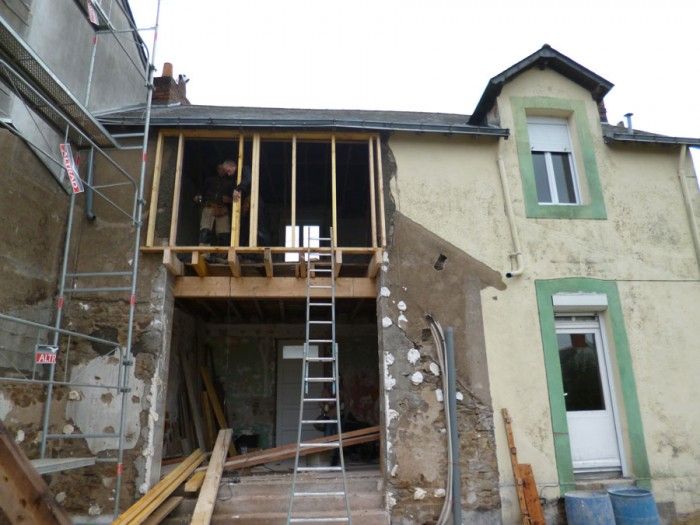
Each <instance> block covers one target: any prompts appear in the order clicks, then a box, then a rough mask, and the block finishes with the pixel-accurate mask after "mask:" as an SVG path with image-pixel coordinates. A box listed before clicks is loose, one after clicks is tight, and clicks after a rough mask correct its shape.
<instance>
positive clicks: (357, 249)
mask: <svg viewBox="0 0 700 525" xmlns="http://www.w3.org/2000/svg"><path fill="white" fill-rule="evenodd" d="M166 248H167V249H170V250H171V251H172V252H173V253H191V252H201V253H210V252H211V253H228V251H229V250H230V247H229V246H204V245H197V246H142V247H141V248H140V250H141V251H142V252H143V253H158V252H162V251H164V250H165V249H166ZM265 248H270V251H271V252H272V253H306V248H303V247H302V248H292V247H289V246H266V247H263V246H239V247H238V248H236V251H237V252H238V253H258V254H262V253H264V252H265ZM336 250H343V252H345V253H346V254H348V253H352V254H356V255H371V254H373V253H374V252H375V251H377V249H376V248H372V247H371V246H366V247H362V246H336ZM330 251H331V248H330V246H320V247H318V248H314V249H313V252H314V253H330Z"/></svg>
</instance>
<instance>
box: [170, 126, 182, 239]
mask: <svg viewBox="0 0 700 525" xmlns="http://www.w3.org/2000/svg"><path fill="white" fill-rule="evenodd" d="M184 154H185V137H184V136H183V134H182V133H180V136H179V138H178V141H177V161H176V162H175V186H174V188H173V203H172V206H173V211H172V214H171V215H170V237H169V239H170V240H169V241H168V244H170V246H175V245H176V244H177V220H178V217H179V213H180V190H181V188H182V159H183V156H184Z"/></svg>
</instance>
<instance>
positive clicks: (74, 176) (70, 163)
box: [59, 143, 85, 193]
mask: <svg viewBox="0 0 700 525" xmlns="http://www.w3.org/2000/svg"><path fill="white" fill-rule="evenodd" d="M59 147H60V148H61V157H62V158H63V167H64V168H65V169H66V173H68V179H69V180H70V186H71V188H73V193H82V192H83V191H84V190H85V188H84V187H83V181H82V180H80V176H79V175H78V168H77V167H76V166H75V161H74V160H73V150H71V147H70V144H68V143H66V144H59Z"/></svg>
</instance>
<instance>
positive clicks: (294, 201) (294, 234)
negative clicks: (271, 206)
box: [291, 135, 297, 246]
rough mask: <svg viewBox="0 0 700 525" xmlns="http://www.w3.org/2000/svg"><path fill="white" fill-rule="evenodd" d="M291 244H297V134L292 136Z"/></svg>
mask: <svg viewBox="0 0 700 525" xmlns="http://www.w3.org/2000/svg"><path fill="white" fill-rule="evenodd" d="M291 226H292V246H297V228H296V226H297V136H296V135H293V136H292V224H291Z"/></svg>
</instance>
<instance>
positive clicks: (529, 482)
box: [518, 463, 545, 525]
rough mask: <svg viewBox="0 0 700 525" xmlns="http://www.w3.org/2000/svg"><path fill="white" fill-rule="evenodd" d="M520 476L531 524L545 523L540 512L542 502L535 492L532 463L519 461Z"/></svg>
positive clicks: (543, 524)
mask: <svg viewBox="0 0 700 525" xmlns="http://www.w3.org/2000/svg"><path fill="white" fill-rule="evenodd" d="M518 469H519V471H520V477H521V478H522V480H523V493H524V495H525V506H526V508H527V513H528V517H529V518H530V523H531V524H532V525H545V521H544V513H543V512H542V504H541V503H540V496H539V494H538V493H537V484H536V483H535V474H534V473H533V472H532V465H530V464H529V463H520V464H519V465H518Z"/></svg>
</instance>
